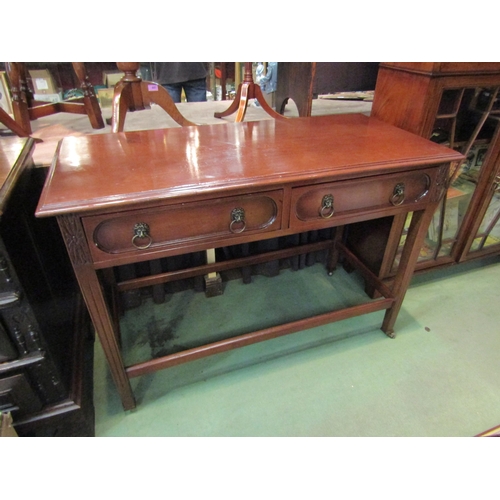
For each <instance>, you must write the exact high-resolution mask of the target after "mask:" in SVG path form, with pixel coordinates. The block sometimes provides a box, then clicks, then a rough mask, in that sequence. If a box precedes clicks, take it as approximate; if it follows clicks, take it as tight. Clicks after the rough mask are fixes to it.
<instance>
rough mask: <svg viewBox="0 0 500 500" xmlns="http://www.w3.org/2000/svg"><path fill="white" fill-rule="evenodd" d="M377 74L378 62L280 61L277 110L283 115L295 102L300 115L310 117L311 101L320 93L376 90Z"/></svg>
mask: <svg viewBox="0 0 500 500" xmlns="http://www.w3.org/2000/svg"><path fill="white" fill-rule="evenodd" d="M377 71H378V63H377V62H280V63H278V81H277V88H276V111H278V112H279V113H281V114H283V113H284V111H285V106H286V104H287V102H288V99H292V100H293V101H294V103H295V105H296V106H297V110H298V112H299V116H311V110H312V100H313V99H314V98H316V97H317V96H318V95H319V94H331V93H334V92H345V91H357V90H373V89H374V88H375V83H376V81H377Z"/></svg>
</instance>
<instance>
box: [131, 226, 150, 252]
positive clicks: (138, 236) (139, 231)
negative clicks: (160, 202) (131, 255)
mask: <svg viewBox="0 0 500 500" xmlns="http://www.w3.org/2000/svg"><path fill="white" fill-rule="evenodd" d="M144 239H145V240H146V243H145V244H144V245H138V244H137V243H136V240H144ZM152 243H153V238H151V235H150V234H149V225H148V224H146V223H145V222H138V223H137V224H136V225H135V226H134V236H133V238H132V245H134V247H135V248H137V249H139V250H146V248H149V247H150V246H151V244H152Z"/></svg>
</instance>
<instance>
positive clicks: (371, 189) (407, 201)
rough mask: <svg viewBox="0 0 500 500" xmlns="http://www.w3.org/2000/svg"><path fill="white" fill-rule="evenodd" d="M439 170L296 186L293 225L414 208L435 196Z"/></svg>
mask: <svg viewBox="0 0 500 500" xmlns="http://www.w3.org/2000/svg"><path fill="white" fill-rule="evenodd" d="M436 173H437V169H436V168H430V169H427V170H423V171H422V170H420V171H418V172H405V173H403V174H390V175H382V176H379V177H369V178H362V179H358V180H356V181H345V182H344V181H340V182H331V183H325V184H317V185H313V186H305V187H299V188H295V189H293V192H292V210H291V215H290V219H291V220H290V225H291V227H292V228H296V229H299V228H300V229H304V228H306V227H308V226H309V227H321V226H322V225H324V226H328V225H332V223H333V222H334V221H335V219H341V220H342V223H346V222H347V221H349V218H352V220H353V221H354V220H355V219H356V214H361V213H364V214H365V215H366V212H367V211H369V210H373V212H374V213H375V212H376V213H377V216H383V215H384V211H386V212H387V213H394V210H395V209H396V210H397V208H398V207H402V209H404V210H405V211H409V210H412V209H413V208H414V207H416V206H417V205H418V204H420V205H421V204H425V203H427V202H428V201H429V200H430V199H431V193H432V190H433V189H435V178H436Z"/></svg>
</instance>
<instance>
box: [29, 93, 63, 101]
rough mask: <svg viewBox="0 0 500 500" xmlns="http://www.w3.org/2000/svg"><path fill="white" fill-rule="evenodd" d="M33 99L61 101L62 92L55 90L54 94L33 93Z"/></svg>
mask: <svg viewBox="0 0 500 500" xmlns="http://www.w3.org/2000/svg"><path fill="white" fill-rule="evenodd" d="M33 99H35V101H42V102H61V101H62V100H63V94H62V92H56V93H55V94H33Z"/></svg>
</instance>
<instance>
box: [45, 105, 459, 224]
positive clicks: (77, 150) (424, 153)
mask: <svg viewBox="0 0 500 500" xmlns="http://www.w3.org/2000/svg"><path fill="white" fill-rule="evenodd" d="M180 145H181V146H180ZM460 159H461V155H460V154H459V153H457V152H455V151H452V150H450V149H448V148H446V147H443V146H441V145H437V144H434V143H432V142H430V141H428V140H425V139H423V138H421V137H418V136H416V135H413V134H410V133H409V132H406V131H404V130H402V129H398V128H395V127H393V126H391V125H388V124H385V123H383V122H381V121H379V120H377V119H375V118H370V117H367V116H365V115H361V114H345V115H327V116H315V117H308V118H291V119H289V120H279V121H274V120H264V121H259V122H244V123H231V124H227V125H224V126H221V125H204V126H196V127H180V128H169V129H157V130H145V131H136V132H121V133H116V134H96V135H91V136H80V137H66V138H64V139H63V140H62V141H61V143H60V144H59V148H58V151H57V153H56V161H55V162H54V163H53V165H52V167H51V172H50V173H49V179H48V182H47V184H46V188H45V190H44V192H43V194H42V198H41V200H40V204H39V207H38V210H37V215H38V216H50V215H59V214H64V213H78V212H89V211H99V210H101V211H102V210H105V211H106V210H114V209H117V208H119V207H120V206H123V205H127V206H130V204H131V203H144V202H154V201H155V200H166V199H169V198H174V197H175V198H177V199H178V198H179V197H181V198H182V197H190V196H198V197H199V196H200V192H203V193H206V194H213V193H217V192H218V191H221V192H223V191H224V192H227V190H228V188H230V189H231V190H232V191H238V190H240V191H241V192H244V190H245V189H249V188H251V187H252V186H255V185H256V184H258V185H259V187H260V188H263V189H265V188H272V187H273V186H277V185H280V184H283V183H288V184H290V183H294V182H301V183H304V180H305V179H307V180H310V181H311V183H314V180H315V179H321V180H322V181H324V180H325V179H326V178H328V179H332V180H341V179H347V178H348V179H353V178H356V177H359V176H366V175H378V174H382V173H390V172H392V171H401V170H405V169H406V168H408V169H410V170H411V169H414V168H417V167H418V166H419V165H425V164H434V165H435V164H436V163H439V162H450V161H458V160H460Z"/></svg>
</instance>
